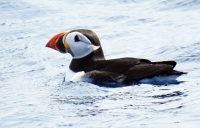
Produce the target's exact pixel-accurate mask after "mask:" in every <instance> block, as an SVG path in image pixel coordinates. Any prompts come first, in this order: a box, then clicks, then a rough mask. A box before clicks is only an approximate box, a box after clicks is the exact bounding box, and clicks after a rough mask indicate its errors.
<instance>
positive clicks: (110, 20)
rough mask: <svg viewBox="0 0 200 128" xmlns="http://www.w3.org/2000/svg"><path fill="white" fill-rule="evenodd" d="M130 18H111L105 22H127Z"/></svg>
mask: <svg viewBox="0 0 200 128" xmlns="http://www.w3.org/2000/svg"><path fill="white" fill-rule="evenodd" d="M128 18H129V17H128V16H113V17H109V18H107V19H105V20H106V21H109V22H120V21H124V20H127V19H128Z"/></svg>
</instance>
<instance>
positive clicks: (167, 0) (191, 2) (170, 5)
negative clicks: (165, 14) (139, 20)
mask: <svg viewBox="0 0 200 128" xmlns="http://www.w3.org/2000/svg"><path fill="white" fill-rule="evenodd" d="M160 4H161V5H164V6H165V7H164V9H167V10H169V9H184V10H193V9H200V1H199V0H186V1H184V0H179V1H174V0H162V1H161V2H160Z"/></svg>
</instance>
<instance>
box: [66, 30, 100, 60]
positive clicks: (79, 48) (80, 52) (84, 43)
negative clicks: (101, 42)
mask: <svg viewBox="0 0 200 128" xmlns="http://www.w3.org/2000/svg"><path fill="white" fill-rule="evenodd" d="M76 35H78V36H79V39H80V41H75V39H74V37H75V36H76ZM65 41H66V42H67V43H68V44H69V47H70V50H71V52H72V53H71V54H72V56H73V58H74V59H79V58H83V57H85V56H87V55H88V54H90V53H92V52H93V51H95V50H97V49H98V48H99V47H100V46H95V45H93V44H92V43H91V42H90V40H89V39H88V38H87V37H86V36H84V35H83V34H81V33H79V32H72V33H69V34H68V35H67V36H66V39H65Z"/></svg>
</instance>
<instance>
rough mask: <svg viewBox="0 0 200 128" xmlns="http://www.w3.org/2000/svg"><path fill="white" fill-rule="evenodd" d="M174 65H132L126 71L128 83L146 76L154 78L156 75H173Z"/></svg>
mask: <svg viewBox="0 0 200 128" xmlns="http://www.w3.org/2000/svg"><path fill="white" fill-rule="evenodd" d="M172 68H173V66H172V65H167V64H139V65H135V66H133V67H131V68H130V69H129V70H128V71H126V72H124V75H125V76H126V80H125V82H126V83H129V82H133V81H138V80H141V79H144V78H152V77H154V76H161V75H172V74H173V73H175V72H174V70H173V69H172Z"/></svg>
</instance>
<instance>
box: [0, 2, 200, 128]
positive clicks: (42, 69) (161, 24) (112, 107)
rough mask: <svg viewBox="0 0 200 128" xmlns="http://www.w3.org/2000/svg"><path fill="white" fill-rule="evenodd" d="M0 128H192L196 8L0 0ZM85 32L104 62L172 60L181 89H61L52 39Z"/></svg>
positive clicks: (198, 59) (80, 85)
mask: <svg viewBox="0 0 200 128" xmlns="http://www.w3.org/2000/svg"><path fill="white" fill-rule="evenodd" d="M0 12H1V13H0V62H1V65H0V113H1V114H0V127H2V128H4V127H5V128H7V127H17V128H18V127H29V128H30V127H34V128H35V127H73V128H74V127H77V128H93V127H94V128H97V127H100V128H101V127H102V128H104V127H115V128H122V127H123V128H128V127H130V128H133V127H148V128H150V127H152V128H155V127H158V128H160V127H166V128H169V127H170V128H171V127H174V128H177V127H192V128H194V127H199V126H200V107H199V106H200V82H199V77H200V75H199V72H200V66H199V63H200V50H199V49H200V36H199V34H200V1H199V0H176V1H172V0H160V1H158V0H143V1H141V0H109V1H103V0H95V1H90V0H85V1H74V0H50V1H47V0H45V1H44V0H32V1H31V0H9V1H8V0H1V1H0ZM77 28H86V29H91V30H93V31H95V32H96V33H97V35H98V36H99V38H100V40H101V43H102V47H103V50H104V53H105V56H106V58H107V59H110V58H118V57H139V58H147V59H150V60H152V61H159V60H175V61H177V62H178V64H177V66H176V69H177V70H181V71H186V72H188V74H187V75H184V76H181V77H179V80H180V81H185V82H183V83H180V84H171V85H152V84H136V85H132V86H128V87H119V88H106V87H100V86H97V85H94V84H89V83H84V82H65V83H64V82H63V80H64V76H65V71H66V68H67V65H68V64H69V62H70V60H71V56H70V55H65V54H60V53H58V52H56V51H53V50H51V49H48V48H45V47H44V46H45V44H46V43H47V41H48V40H49V39H50V38H51V37H52V36H53V35H54V34H56V33H58V32H61V31H65V30H68V29H77Z"/></svg>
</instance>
